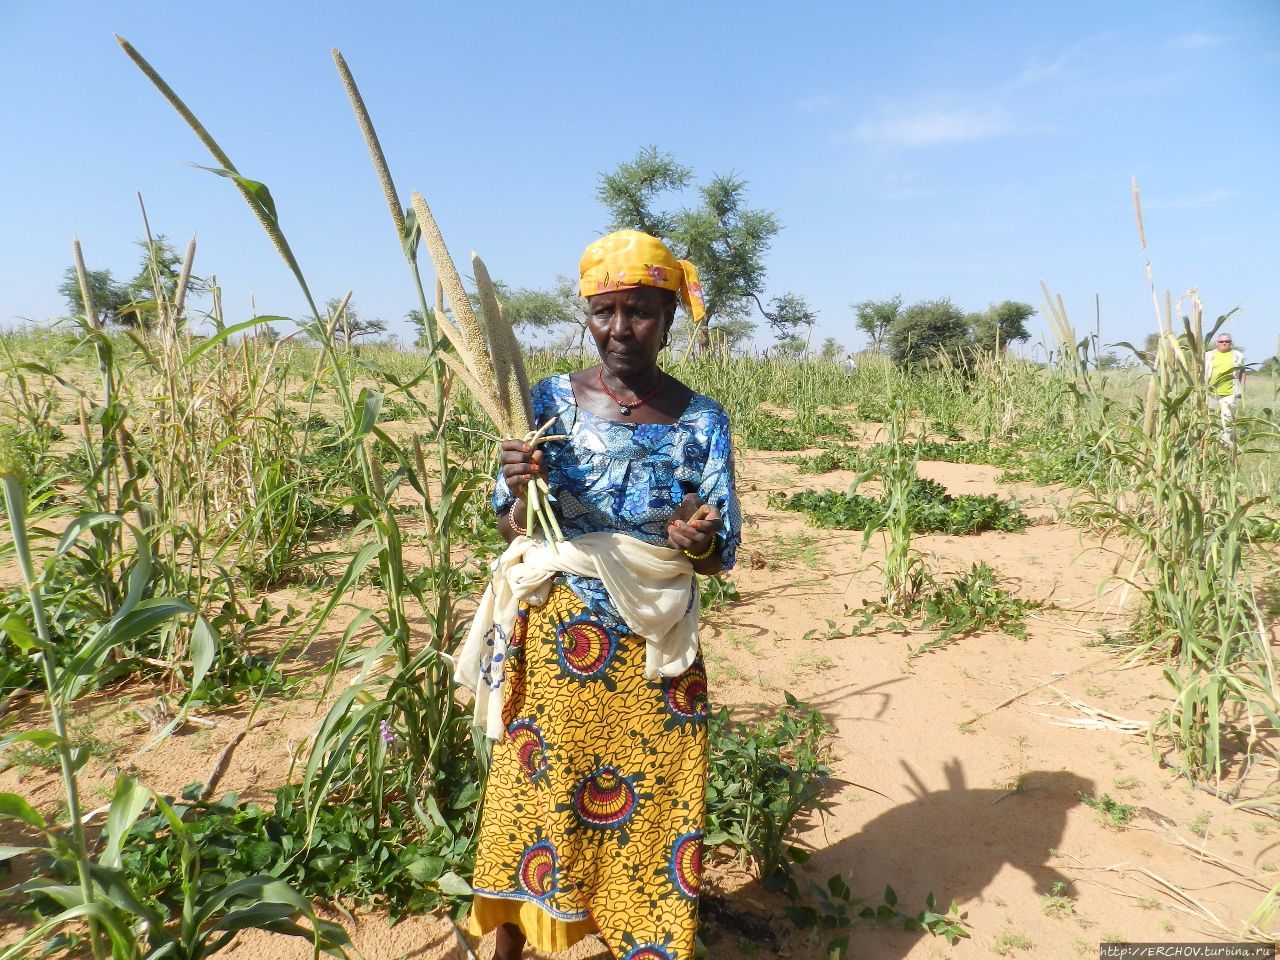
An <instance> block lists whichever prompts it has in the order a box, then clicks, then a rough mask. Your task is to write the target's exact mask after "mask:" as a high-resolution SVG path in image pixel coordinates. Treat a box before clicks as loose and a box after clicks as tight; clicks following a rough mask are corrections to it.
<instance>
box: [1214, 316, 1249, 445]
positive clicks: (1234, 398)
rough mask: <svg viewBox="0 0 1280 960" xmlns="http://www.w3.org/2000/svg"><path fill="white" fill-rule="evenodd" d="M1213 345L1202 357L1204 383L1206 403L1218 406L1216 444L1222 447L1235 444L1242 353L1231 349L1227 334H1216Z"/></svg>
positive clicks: (1242, 393) (1241, 380)
mask: <svg viewBox="0 0 1280 960" xmlns="http://www.w3.org/2000/svg"><path fill="white" fill-rule="evenodd" d="M1215 343H1216V346H1217V349H1214V350H1209V351H1208V352H1206V353H1205V355H1204V382H1205V383H1206V384H1208V386H1209V398H1210V403H1211V404H1212V403H1214V402H1216V403H1217V405H1218V418H1219V420H1220V421H1221V423H1222V432H1221V433H1220V434H1219V441H1220V442H1221V443H1222V445H1223V446H1224V447H1226V446H1231V445H1233V444H1234V443H1235V441H1236V431H1235V422H1236V413H1237V412H1238V411H1239V408H1240V398H1241V397H1243V396H1244V378H1245V371H1244V354H1243V353H1242V352H1241V351H1239V350H1233V349H1232V348H1231V334H1229V333H1220V334H1218V339H1217V340H1216V341H1215Z"/></svg>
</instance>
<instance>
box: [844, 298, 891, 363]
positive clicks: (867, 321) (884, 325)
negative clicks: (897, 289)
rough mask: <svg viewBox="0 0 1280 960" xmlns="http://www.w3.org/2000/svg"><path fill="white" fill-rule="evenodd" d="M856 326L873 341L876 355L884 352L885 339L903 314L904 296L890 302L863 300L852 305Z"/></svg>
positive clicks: (872, 344)
mask: <svg viewBox="0 0 1280 960" xmlns="http://www.w3.org/2000/svg"><path fill="white" fill-rule="evenodd" d="M849 307H850V308H851V309H852V310H853V314H854V317H855V318H856V319H855V321H854V324H855V326H857V328H858V329H859V330H861V331H862V332H863V333H865V334H866V335H867V337H868V339H870V340H871V349H872V350H874V351H875V352H876V353H883V352H884V338H885V336H886V335H887V334H888V333H889V329H890V328H891V327H892V326H893V325H894V323H895V322H896V321H897V319H898V315H899V314H900V313H901V312H902V295H901V294H898V295H897V296H894V297H890V298H889V299H888V300H863V301H862V302H861V303H851V304H849Z"/></svg>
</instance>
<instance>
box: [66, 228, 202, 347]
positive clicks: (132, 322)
mask: <svg viewBox="0 0 1280 960" xmlns="http://www.w3.org/2000/svg"><path fill="white" fill-rule="evenodd" d="M135 243H136V244H137V245H138V246H139V247H141V248H142V256H141V258H140V260H139V261H138V272H137V273H136V274H135V275H134V277H133V279H132V280H130V281H129V282H128V283H118V282H117V281H115V280H114V279H112V276H111V271H110V270H90V271H89V272H88V279H89V289H90V291H91V293H92V295H93V305H94V308H95V309H96V310H97V312H98V322H99V323H100V324H103V325H106V324H116V325H118V326H122V327H147V328H150V327H152V326H154V325H155V322H156V319H157V318H158V317H159V315H160V313H159V308H158V306H157V303H158V302H159V301H161V300H163V301H164V302H166V303H173V302H174V300H175V299H176V297H177V292H178V280H179V279H180V278H181V276H182V256H181V255H180V254H179V253H178V251H177V250H176V249H175V248H174V246H173V244H172V243H170V242H169V238H168V237H166V236H165V235H164V234H160V235H158V236H157V237H156V238H155V239H154V240H145V239H144V240H137V241H135ZM207 289H208V285H207V284H206V283H205V281H204V280H202V279H201V278H199V277H195V276H193V277H190V278H188V281H187V297H188V298H191V297H196V296H199V295H200V294H202V293H204V292H205V291H206V290H207ZM58 293H60V294H61V295H62V297H63V298H64V299H65V300H66V301H67V306H68V307H69V308H70V310H71V311H72V313H76V314H83V313H84V303H83V300H82V298H81V296H80V283H79V280H78V279H77V277H76V269H75V267H67V269H66V271H65V272H64V273H63V281H62V284H61V286H59V287H58Z"/></svg>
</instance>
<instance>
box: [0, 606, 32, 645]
mask: <svg viewBox="0 0 1280 960" xmlns="http://www.w3.org/2000/svg"><path fill="white" fill-rule="evenodd" d="M0 635H2V636H5V637H8V638H9V639H10V640H11V641H12V642H13V645H14V646H15V647H17V648H18V649H19V650H20V651H22V652H23V653H30V652H31V651H32V650H34V649H35V648H36V647H38V646H39V645H40V639H39V638H38V637H37V636H36V635H35V634H34V633H32V632H31V628H30V627H28V626H27V622H26V621H25V620H23V619H22V618H21V617H20V616H18V615H17V614H16V613H10V614H9V615H8V616H7V617H5V618H4V619H3V620H0Z"/></svg>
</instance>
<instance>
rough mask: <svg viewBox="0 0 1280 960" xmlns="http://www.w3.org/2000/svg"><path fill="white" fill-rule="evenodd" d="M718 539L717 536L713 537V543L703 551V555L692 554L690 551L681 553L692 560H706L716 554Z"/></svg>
mask: <svg viewBox="0 0 1280 960" xmlns="http://www.w3.org/2000/svg"><path fill="white" fill-rule="evenodd" d="M716 539H717V536H716V535H712V537H711V542H710V543H708V544H707V549H705V550H703V551H702V552H701V553H690V552H689V551H688V550H681V551H680V552H681V553H683V554H684V555H685V556H686V557H688V558H689V559H690V560H705V559H707V557H709V556H711V554H713V553H715V550H716Z"/></svg>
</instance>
